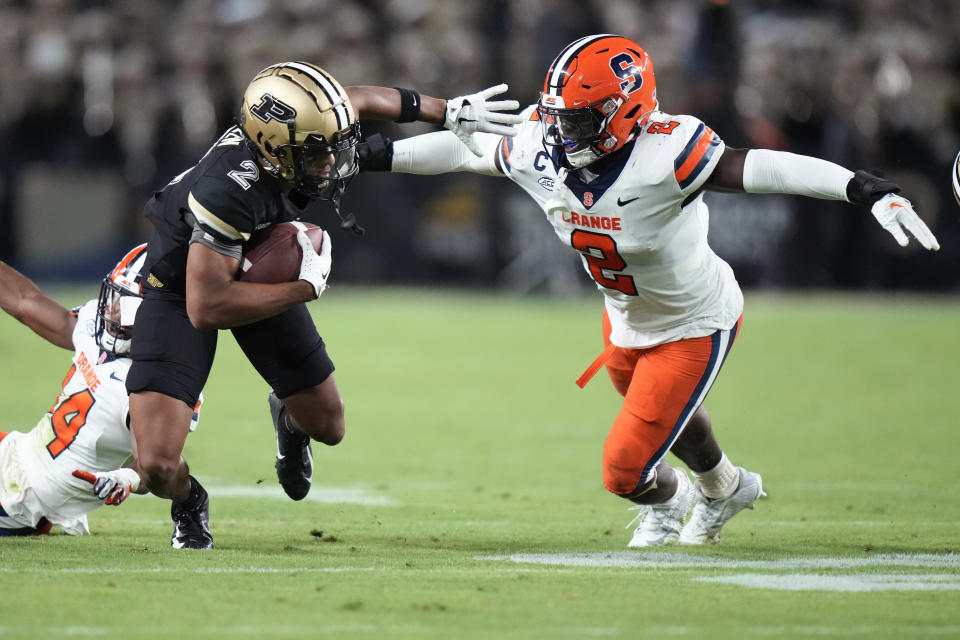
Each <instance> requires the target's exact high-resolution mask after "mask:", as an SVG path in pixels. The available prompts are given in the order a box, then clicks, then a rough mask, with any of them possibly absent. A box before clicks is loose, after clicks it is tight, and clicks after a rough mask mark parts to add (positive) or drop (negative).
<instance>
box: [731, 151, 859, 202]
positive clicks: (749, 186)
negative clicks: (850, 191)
mask: <svg viewBox="0 0 960 640" xmlns="http://www.w3.org/2000/svg"><path fill="white" fill-rule="evenodd" d="M852 177H853V172H852V171H850V170H849V169H844V168H843V167H841V166H840V165H838V164H834V163H832V162H830V161H828V160H821V159H820V158H812V157H810V156H801V155H797V154H795V153H788V152H786V151H771V150H770V149H751V150H750V151H748V152H747V157H746V159H745V161H744V164H743V189H744V191H746V192H748V193H791V194H794V195H798V196H809V197H811V198H820V199H822V200H843V201H844V202H849V200H847V183H848V182H850V178H852Z"/></svg>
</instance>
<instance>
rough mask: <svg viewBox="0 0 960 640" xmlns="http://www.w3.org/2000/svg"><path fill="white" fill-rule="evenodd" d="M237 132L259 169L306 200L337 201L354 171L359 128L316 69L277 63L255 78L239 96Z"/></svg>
mask: <svg viewBox="0 0 960 640" xmlns="http://www.w3.org/2000/svg"><path fill="white" fill-rule="evenodd" d="M240 128H241V129H242V130H243V132H244V134H245V135H246V136H247V138H248V139H249V140H250V142H251V144H252V145H253V147H254V149H255V151H256V153H257V155H258V158H259V160H260V164H261V165H262V166H263V167H264V168H265V169H266V170H267V171H268V172H269V173H270V174H271V175H273V176H274V177H276V178H278V179H279V180H281V181H284V182H288V183H291V184H292V185H293V187H294V188H295V189H297V191H299V192H301V193H302V194H304V195H306V196H308V197H311V198H321V199H324V200H332V199H334V198H337V197H339V195H340V194H341V193H342V192H343V189H344V188H346V182H347V181H348V180H349V178H351V177H352V176H353V175H354V174H356V172H357V169H358V164H357V150H356V145H357V142H358V141H359V140H360V127H359V125H358V124H357V117H356V114H355V113H354V111H353V106H352V105H351V104H350V98H349V97H347V93H346V91H344V89H343V87H342V86H340V83H339V82H337V81H336V79H334V77H333V76H331V75H330V74H329V73H327V72H326V71H324V70H323V69H321V68H320V67H317V66H315V65H312V64H309V63H307V62H282V63H280V64H275V65H273V66H270V67H267V68H266V69H264V70H263V71H261V72H260V73H258V74H257V75H256V76H255V77H254V78H253V80H252V81H251V82H250V84H249V85H248V86H247V89H246V91H245V92H244V94H243V105H242V107H241V110H240Z"/></svg>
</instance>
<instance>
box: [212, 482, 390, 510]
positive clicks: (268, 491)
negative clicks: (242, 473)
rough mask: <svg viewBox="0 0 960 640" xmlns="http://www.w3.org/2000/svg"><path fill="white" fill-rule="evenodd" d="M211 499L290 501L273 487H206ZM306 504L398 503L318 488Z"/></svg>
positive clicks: (369, 494)
mask: <svg viewBox="0 0 960 640" xmlns="http://www.w3.org/2000/svg"><path fill="white" fill-rule="evenodd" d="M205 488H206V490H207V493H209V494H210V497H211V498H263V499H268V500H290V498H288V497H287V494H285V493H284V492H283V489H281V488H280V487H277V486H273V485H243V484H233V485H212V486H207V487H205ZM304 501H305V502H321V503H324V504H359V505H365V506H391V505H395V504H396V501H395V500H394V499H393V498H390V497H388V496H385V495H383V494H381V493H377V492H375V491H370V490H368V489H360V488H357V487H317V486H314V487H312V488H311V489H310V493H309V494H307V497H306V498H304Z"/></svg>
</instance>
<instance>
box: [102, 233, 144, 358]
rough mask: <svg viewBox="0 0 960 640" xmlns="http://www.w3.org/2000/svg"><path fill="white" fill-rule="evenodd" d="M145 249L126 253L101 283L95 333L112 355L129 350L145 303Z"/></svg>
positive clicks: (126, 352)
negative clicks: (142, 286)
mask: <svg viewBox="0 0 960 640" xmlns="http://www.w3.org/2000/svg"><path fill="white" fill-rule="evenodd" d="M146 249H147V245H145V244H142V245H139V246H137V247H135V248H134V249H133V250H131V251H130V252H129V253H127V255H126V256H124V258H123V260H121V261H120V262H119V263H118V264H117V266H116V267H114V269H113V271H111V272H110V273H108V274H107V276H106V277H105V278H104V279H103V284H101V285H100V298H99V301H98V303H97V321H96V325H95V326H94V336H95V337H96V341H97V345H98V346H99V347H100V348H101V349H103V350H104V351H106V352H107V353H109V354H111V355H113V356H125V355H127V354H129V353H130V341H131V339H132V338H133V326H134V320H135V319H136V315H137V309H138V308H139V307H140V303H141V302H143V295H142V293H141V289H140V268H141V267H142V266H143V264H144V262H145V261H146V256H147V251H146Z"/></svg>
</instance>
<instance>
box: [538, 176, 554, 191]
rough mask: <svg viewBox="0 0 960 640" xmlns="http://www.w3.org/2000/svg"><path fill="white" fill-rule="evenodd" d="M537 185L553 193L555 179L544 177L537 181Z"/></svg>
mask: <svg viewBox="0 0 960 640" xmlns="http://www.w3.org/2000/svg"><path fill="white" fill-rule="evenodd" d="M537 183H538V184H539V185H540V186H541V187H543V188H544V189H546V190H547V191H553V178H548V177H546V176H544V177H542V178H540V179H539V180H537Z"/></svg>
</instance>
